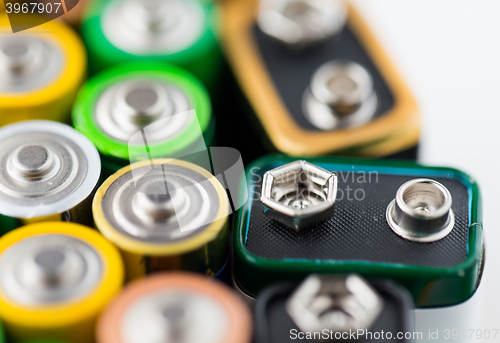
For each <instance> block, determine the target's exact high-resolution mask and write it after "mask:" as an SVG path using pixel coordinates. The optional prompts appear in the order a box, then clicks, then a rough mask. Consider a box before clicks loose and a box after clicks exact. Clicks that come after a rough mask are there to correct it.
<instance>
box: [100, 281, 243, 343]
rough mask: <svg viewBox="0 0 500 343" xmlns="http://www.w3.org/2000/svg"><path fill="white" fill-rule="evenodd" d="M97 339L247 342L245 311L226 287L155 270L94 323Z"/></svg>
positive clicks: (109, 342) (114, 342)
mask: <svg viewBox="0 0 500 343" xmlns="http://www.w3.org/2000/svg"><path fill="white" fill-rule="evenodd" d="M96 336H97V342H98V343H125V342H127V343H139V342H173V341H175V342H179V343H208V342H210V343H249V342H250V341H251V337H252V324H251V317H250V313H249V310H248V309H247V307H246V306H245V304H244V303H243V302H242V301H241V300H240V299H239V298H238V296H237V295H235V294H234V293H233V292H232V291H231V290H230V289H229V288H228V287H227V286H225V285H223V284H221V283H219V282H218V281H211V282H208V281H207V280H206V279H204V278H202V277H201V276H198V275H194V274H189V273H169V274H157V275H154V276H151V277H148V278H146V279H144V280H140V281H137V282H135V283H133V284H131V285H129V286H128V287H126V288H125V289H124V291H123V292H122V293H121V294H120V295H119V296H118V297H116V298H115V299H114V300H113V301H112V302H111V303H110V304H109V306H107V307H106V309H105V310H104V312H103V314H102V315H101V317H100V319H99V322H98V323H97V330H96Z"/></svg>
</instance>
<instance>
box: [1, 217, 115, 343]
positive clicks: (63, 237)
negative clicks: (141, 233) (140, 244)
mask: <svg viewBox="0 0 500 343" xmlns="http://www.w3.org/2000/svg"><path fill="white" fill-rule="evenodd" d="M122 283H123V263H122V261H121V257H120V254H119V252H118V250H117V249H116V248H115V247H114V246H113V245H112V244H111V243H110V242H109V241H107V240H106V239H105V238H104V237H102V236H101V235H100V234H99V233H98V232H96V231H95V230H92V229H90V228H86V227H85V226H82V225H78V224H73V223H61V222H46V223H37V224H32V225H28V226H25V227H23V228H19V229H17V230H14V231H12V232H10V233H8V234H6V235H4V236H2V238H0V319H1V320H2V323H3V324H4V327H5V332H6V335H7V337H9V338H10V339H12V340H14V341H23V340H35V339H46V340H65V341H68V342H73V343H89V342H93V341H94V326H95V322H96V318H97V316H98V315H99V313H100V312H101V311H102V309H103V308H104V306H105V305H106V304H107V302H108V301H109V300H110V299H111V298H112V297H113V296H114V295H115V294H117V293H118V292H119V291H120V289H121V286H122Z"/></svg>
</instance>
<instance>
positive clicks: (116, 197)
mask: <svg viewBox="0 0 500 343" xmlns="http://www.w3.org/2000/svg"><path fill="white" fill-rule="evenodd" d="M92 209H93V214H94V221H95V225H96V227H97V228H98V229H99V231H101V233H102V234H103V235H104V236H105V237H106V238H108V239H109V240H110V241H111V242H113V243H114V244H115V245H116V246H117V247H118V248H119V249H120V251H121V252H122V255H123V259H124V262H125V269H126V278H127V280H132V279H135V278H139V277H142V276H144V275H145V274H148V273H151V272H156V271H162V270H189V271H195V272H199V273H202V274H205V275H206V276H209V277H213V276H216V275H217V274H219V273H220V272H221V271H222V269H223V268H224V267H225V265H226V263H227V260H228V257H229V251H228V240H229V238H228V234H229V233H228V218H227V217H228V215H229V200H228V197H227V194H226V191H225V189H224V187H223V186H222V185H221V184H220V183H219V181H218V180H217V179H216V178H215V177H214V176H212V175H211V174H210V173H209V172H207V171H206V170H205V169H203V168H201V167H199V166H197V165H194V164H192V163H189V162H185V161H180V160H174V159H154V160H150V161H142V162H137V163H134V164H132V165H130V166H127V167H125V168H123V169H120V170H119V171H118V172H117V173H115V174H114V175H112V176H111V177H109V178H108V179H107V180H106V181H105V182H104V183H103V185H102V186H101V187H100V188H99V190H98V191H97V193H96V195H95V197H94V202H93V206H92Z"/></svg>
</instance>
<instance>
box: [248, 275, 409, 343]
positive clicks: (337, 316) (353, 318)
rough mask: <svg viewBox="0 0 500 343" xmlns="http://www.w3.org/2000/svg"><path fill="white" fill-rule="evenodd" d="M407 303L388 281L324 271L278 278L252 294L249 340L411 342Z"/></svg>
mask: <svg viewBox="0 0 500 343" xmlns="http://www.w3.org/2000/svg"><path fill="white" fill-rule="evenodd" d="M320 303H321V304H322V305H321V306H320V307H315V305H317V304H320ZM413 306H414V305H413V300H412V298H411V295H410V294H409V293H408V291H407V290H406V289H405V288H403V287H402V286H399V285H398V284H396V283H394V282H392V281H390V280H368V281H367V280H364V279H363V278H360V277H359V276H358V275H355V274H346V275H333V274H324V275H321V276H320V275H312V276H310V277H309V278H306V279H305V280H304V281H303V283H301V284H297V283H294V282H281V283H277V284H274V285H272V286H269V287H267V288H266V289H264V290H263V291H262V292H261V293H260V294H259V296H258V298H257V302H256V303H255V307H254V323H255V330H254V342H255V343H288V342H290V341H298V342H307V341H313V342H323V341H327V342H329V341H335V342H337V341H349V342H360V343H361V342H363V343H368V342H378V341H380V340H382V341H389V340H390V341H394V342H401V343H409V342H414V341H416V339H414V336H415V337H416V334H415V332H414V323H413V321H414V318H413ZM298 309H300V311H297V310H298ZM405 335H406V337H405ZM315 338H319V339H315Z"/></svg>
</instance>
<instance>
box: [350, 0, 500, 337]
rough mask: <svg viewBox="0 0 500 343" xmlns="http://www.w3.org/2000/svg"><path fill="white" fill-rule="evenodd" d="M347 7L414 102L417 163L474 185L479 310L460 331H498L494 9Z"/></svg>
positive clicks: (494, 4)
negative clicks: (480, 217) (481, 253)
mask: <svg viewBox="0 0 500 343" xmlns="http://www.w3.org/2000/svg"><path fill="white" fill-rule="evenodd" d="M354 3H355V5H356V7H357V8H358V10H359V11H360V12H361V13H362V15H363V17H364V18H365V20H366V21H367V23H368V24H369V26H370V27H371V29H372V31H373V32H374V33H375V35H376V37H377V38H378V40H379V41H380V43H381V44H382V46H383V47H384V48H385V50H386V51H387V53H388V54H389V57H390V58H391V59H392V60H393V62H394V63H395V65H396V67H397V68H398V70H399V72H400V73H401V75H402V76H403V78H404V80H405V81H406V83H407V84H408V85H409V87H410V89H411V90H412V92H413V94H414V96H415V98H416V99H417V102H418V104H419V107H420V111H421V114H422V125H423V135H422V144H421V154H420V162H423V163H425V164H434V165H444V166H451V167H456V168H459V169H462V170H464V171H466V172H467V173H469V174H471V175H472V176H474V177H475V178H476V179H477V181H478V182H479V186H480V188H481V191H482V197H483V214H484V232H485V235H486V268H485V273H484V276H483V280H482V283H481V285H480V287H479V290H478V292H477V293H476V295H475V296H474V298H473V300H474V303H475V304H476V305H475V306H474V307H476V308H478V309H479V310H478V311H477V313H476V311H473V312H470V313H469V314H470V315H471V316H473V317H475V316H476V315H477V316H478V317H477V318H476V319H477V321H471V322H469V323H470V326H468V327H467V328H468V329H469V328H470V329H475V328H483V329H500V268H499V267H500V231H499V229H498V228H499V225H500V207H499V205H500V158H499V148H500V102H499V99H500V97H499V94H500V44H499V43H500V1H495V0H490V1H486V0H480V1H462V0H458V1H457V0H354ZM459 329H460V328H459ZM475 341H478V342H479V341H480V342H482V341H486V340H474V339H472V340H470V342H475ZM488 341H490V342H491V341H492V340H491V339H490V340H488ZM495 341H500V333H499V334H498V335H497V337H496V340H495Z"/></svg>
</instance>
